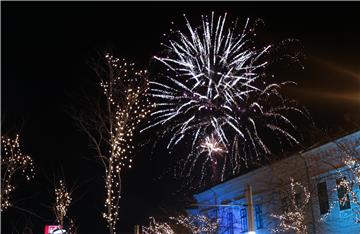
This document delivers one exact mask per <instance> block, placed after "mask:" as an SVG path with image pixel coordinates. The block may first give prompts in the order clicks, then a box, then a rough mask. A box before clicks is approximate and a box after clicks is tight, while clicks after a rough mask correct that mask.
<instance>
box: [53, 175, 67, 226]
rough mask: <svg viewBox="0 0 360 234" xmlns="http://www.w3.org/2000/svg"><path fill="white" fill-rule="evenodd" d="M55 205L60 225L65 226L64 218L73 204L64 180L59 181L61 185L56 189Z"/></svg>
mask: <svg viewBox="0 0 360 234" xmlns="http://www.w3.org/2000/svg"><path fill="white" fill-rule="evenodd" d="M55 201H56V202H55V204H54V213H55V216H56V220H57V221H58V223H59V225H61V226H62V227H63V226H64V218H65V216H66V214H67V212H68V208H69V206H70V203H71V196H70V192H69V191H68V189H67V187H66V184H65V182H64V181H63V180H60V181H59V184H58V185H57V186H56V187H55Z"/></svg>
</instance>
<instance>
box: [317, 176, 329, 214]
mask: <svg viewBox="0 0 360 234" xmlns="http://www.w3.org/2000/svg"><path fill="white" fill-rule="evenodd" d="M317 190H318V198H319V206H320V214H326V213H328V212H329V199H328V194H327V187H326V182H322V183H319V184H318V185H317Z"/></svg>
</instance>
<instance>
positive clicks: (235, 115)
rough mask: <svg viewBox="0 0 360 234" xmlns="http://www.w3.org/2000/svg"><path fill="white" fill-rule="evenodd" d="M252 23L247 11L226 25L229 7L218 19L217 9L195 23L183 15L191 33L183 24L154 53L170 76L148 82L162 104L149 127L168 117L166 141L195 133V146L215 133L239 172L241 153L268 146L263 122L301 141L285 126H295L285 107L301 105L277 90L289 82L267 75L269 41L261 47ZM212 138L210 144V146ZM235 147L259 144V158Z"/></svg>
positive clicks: (163, 122)
mask: <svg viewBox="0 0 360 234" xmlns="http://www.w3.org/2000/svg"><path fill="white" fill-rule="evenodd" d="M185 19H186V17H185ZM248 25H249V19H248V20H247V21H246V24H245V26H244V28H243V29H242V30H240V31H239V32H238V30H236V29H237V28H236V27H235V26H234V27H227V24H226V14H225V15H224V16H220V17H219V18H218V19H217V20H216V19H215V17H214V13H212V15H211V16H210V17H208V16H204V17H203V19H202V25H201V26H200V27H198V28H193V27H192V26H191V25H190V23H189V21H188V20H187V19H186V26H187V30H188V31H187V33H183V32H181V31H178V32H177V37H176V38H174V39H171V40H169V41H168V43H167V44H166V45H165V46H166V52H167V53H166V56H164V57H157V56H155V57H154V58H155V59H156V60H158V61H160V62H161V63H162V64H163V65H165V67H166V73H165V74H164V77H163V78H165V79H162V80H161V81H153V82H151V90H150V93H151V95H152V96H153V97H154V98H155V99H156V100H157V101H156V106H157V109H156V110H155V111H154V112H153V113H152V116H153V118H154V122H153V123H152V124H151V125H149V126H148V127H147V128H152V127H154V126H164V125H167V127H166V128H165V129H166V130H165V131H168V132H171V133H172V134H173V135H172V137H171V139H170V140H169V143H168V146H167V147H168V149H171V148H172V147H174V146H175V145H176V144H178V143H179V142H181V141H183V140H185V139H191V140H192V149H193V150H194V149H197V150H198V149H199V143H201V142H202V141H203V140H204V139H205V141H206V139H207V136H209V135H211V136H213V137H214V138H215V139H218V145H221V146H222V150H223V151H224V152H231V154H232V156H231V158H232V159H231V163H232V165H233V166H232V168H233V170H234V171H236V172H238V170H239V168H240V166H239V165H238V164H239V163H240V162H241V161H242V162H243V161H251V160H260V159H261V155H264V154H269V153H270V150H269V148H268V147H267V144H266V143H265V142H264V141H263V139H262V137H261V132H262V131H263V130H264V129H266V130H265V131H271V132H273V133H275V134H276V136H280V135H281V136H282V137H285V138H286V139H287V140H289V141H290V142H295V143H297V140H296V138H295V137H294V136H293V135H292V134H291V131H289V130H288V129H291V130H293V129H294V128H295V126H294V125H293V124H292V123H291V121H290V120H289V119H288V118H287V117H286V116H285V115H284V113H285V112H286V111H289V110H290V111H295V112H300V113H303V112H302V110H301V109H299V108H297V107H294V106H289V105H288V100H287V99H286V98H285V97H284V96H282V95H281V94H280V92H279V90H280V89H281V87H282V86H283V85H284V84H286V83H289V82H285V83H275V82H271V80H272V77H268V76H266V75H265V72H264V69H265V68H266V67H267V65H268V61H267V60H266V59H265V57H266V56H265V55H266V54H267V53H268V52H269V50H270V48H271V45H268V46H265V47H262V48H260V49H259V48H256V47H255V46H254V43H253V40H252V39H251V38H252V37H253V36H255V33H254V31H253V29H251V28H249V26H248ZM290 83H293V82H290ZM143 130H145V129H143ZM211 145H212V144H210V145H206V146H205V148H207V150H210V151H211V152H212V151H214V149H212V148H211ZM200 148H202V149H203V148H204V147H203V146H201V147H200ZM249 148H251V150H249ZM238 149H243V150H244V151H248V152H249V151H253V152H255V153H254V155H255V158H248V156H246V155H245V154H246V153H245V154H243V155H241V156H240V153H239V152H238ZM200 151H201V149H200ZM234 168H236V169H234Z"/></svg>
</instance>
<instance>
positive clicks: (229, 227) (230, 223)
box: [227, 212, 234, 234]
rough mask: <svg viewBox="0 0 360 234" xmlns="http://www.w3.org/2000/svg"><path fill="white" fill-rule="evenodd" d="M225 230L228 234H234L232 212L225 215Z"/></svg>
mask: <svg viewBox="0 0 360 234" xmlns="http://www.w3.org/2000/svg"><path fill="white" fill-rule="evenodd" d="M227 230H228V233H229V234H234V216H233V213H232V212H228V213H227Z"/></svg>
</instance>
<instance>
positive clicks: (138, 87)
mask: <svg viewBox="0 0 360 234" xmlns="http://www.w3.org/2000/svg"><path fill="white" fill-rule="evenodd" d="M94 71H95V73H96V75H97V76H98V78H99V79H100V84H99V85H100V89H101V91H102V93H103V95H102V96H100V97H99V98H98V100H96V101H95V102H96V103H95V104H96V105H95V106H93V107H92V109H91V112H90V113H87V114H82V115H77V116H75V118H76V119H77V120H78V123H79V125H80V127H81V129H82V130H83V131H84V132H85V133H86V134H87V136H88V137H89V139H90V141H91V144H92V146H93V149H94V150H95V152H96V154H97V157H98V158H99V159H100V161H101V163H102V165H103V167H104V169H105V175H104V177H105V178H104V179H105V190H106V198H105V201H104V206H105V211H104V212H103V218H104V219H105V220H106V222H107V226H108V228H109V232H110V233H115V230H116V224H117V222H118V218H119V200H120V198H121V194H122V188H121V172H122V171H123V169H124V168H125V167H128V168H131V166H132V163H133V153H134V149H135V145H134V144H133V137H134V133H135V131H136V127H137V125H138V124H139V123H140V122H141V120H142V119H144V118H145V117H146V116H147V114H148V113H149V112H150V104H149V103H150V102H149V100H148V98H147V96H146V91H147V89H148V85H149V83H148V80H147V78H146V71H141V70H136V69H135V68H134V64H133V63H129V62H127V61H125V60H124V59H119V58H116V57H114V56H112V55H110V54H105V56H103V57H102V58H101V61H100V62H98V63H96V64H95V65H94Z"/></svg>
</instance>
